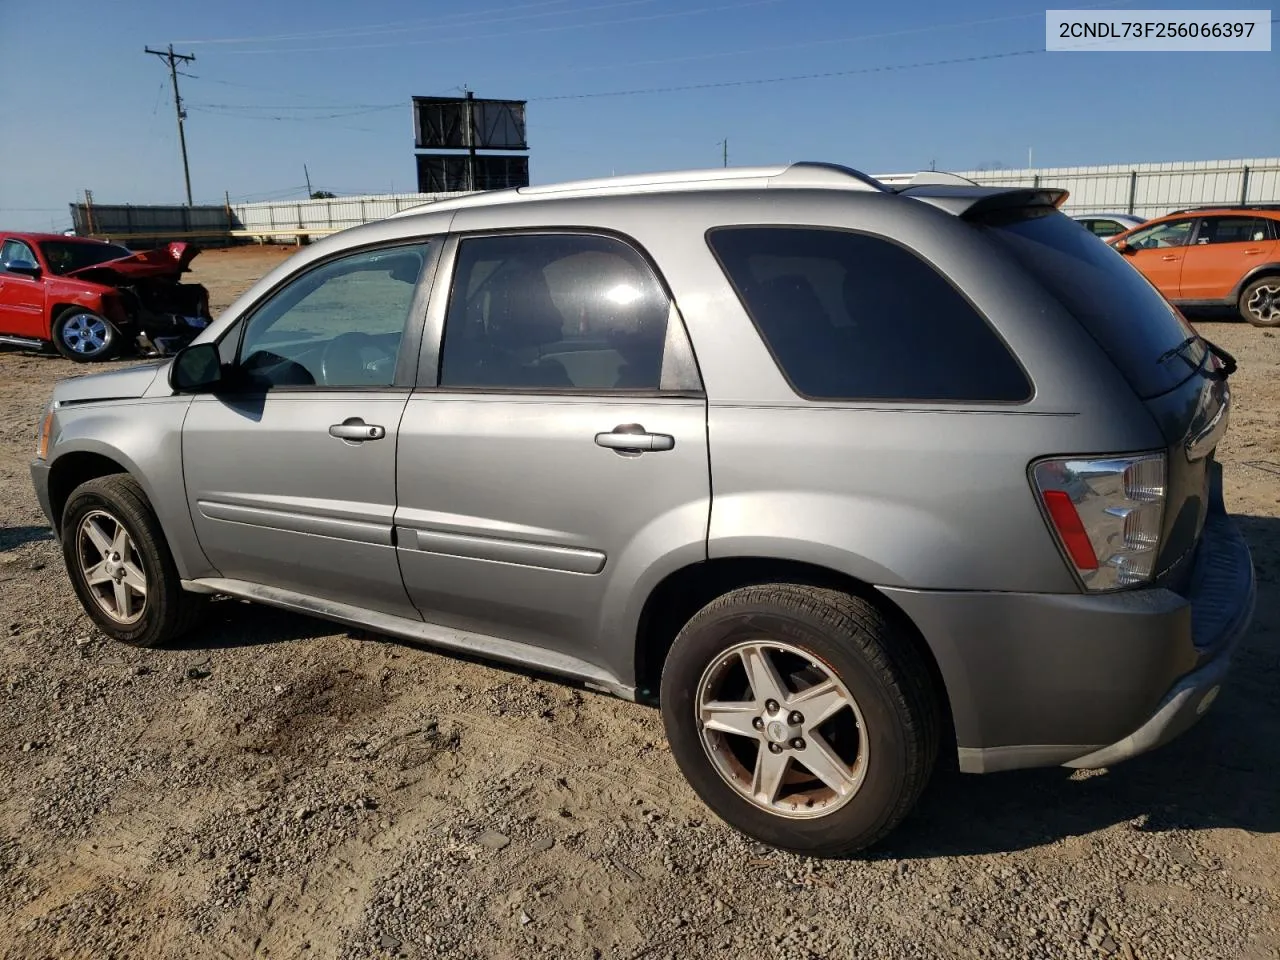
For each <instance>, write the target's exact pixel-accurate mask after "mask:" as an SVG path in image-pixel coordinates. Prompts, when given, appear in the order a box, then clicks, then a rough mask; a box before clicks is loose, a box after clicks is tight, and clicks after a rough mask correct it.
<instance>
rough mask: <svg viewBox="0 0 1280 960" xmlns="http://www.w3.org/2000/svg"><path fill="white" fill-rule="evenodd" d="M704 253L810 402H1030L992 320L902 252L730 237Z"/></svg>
mask: <svg viewBox="0 0 1280 960" xmlns="http://www.w3.org/2000/svg"><path fill="white" fill-rule="evenodd" d="M708 242H709V243H710V245H711V249H712V250H713V251H714V253H715V255H716V257H717V258H718V259H719V261H720V264H721V266H722V267H723V268H724V271H725V274H726V275H727V276H728V278H729V281H730V282H731V283H732V284H733V286H734V289H735V290H736V291H737V293H738V296H739V297H740V298H741V300H742V302H743V305H744V306H745V307H746V309H747V312H748V313H749V314H750V316H751V319H752V321H754V323H755V325H756V328H757V329H758V330H759V332H760V336H761V337H762V338H763V339H764V341H765V343H766V344H767V346H768V347H769V350H770V351H771V352H772V353H773V355H774V358H775V359H776V360H777V362H778V366H779V369H781V371H782V373H783V375H784V376H785V377H786V378H787V380H788V381H789V382H790V384H791V386H792V388H793V389H794V390H795V391H796V392H797V393H799V394H801V395H802V396H804V397H807V398H809V399H813V400H899V401H910V400H916V401H926V402H930V401H931V402H980V403H1014V402H1020V401H1023V400H1026V399H1028V398H1029V397H1030V396H1031V384H1030V382H1029V381H1028V380H1027V377H1026V375H1025V374H1024V373H1023V371H1022V368H1021V367H1020V366H1019V365H1018V362H1017V361H1016V360H1015V359H1014V357H1013V355H1012V354H1011V353H1010V352H1009V349H1008V348H1007V347H1006V346H1005V344H1004V342H1003V341H1002V340H1001V339H1000V338H999V337H998V336H997V335H996V333H995V331H994V330H992V328H991V327H990V326H989V325H988V324H987V322H986V320H984V319H983V318H982V317H981V316H980V315H979V314H978V313H977V311H976V310H975V309H974V308H973V306H972V305H971V304H970V303H969V302H968V301H967V300H966V299H965V298H964V297H963V296H961V295H960V293H959V291H957V290H956V289H955V288H954V287H953V286H952V285H951V284H950V283H949V282H948V281H947V280H946V278H944V277H943V276H942V275H941V274H939V273H938V271H937V270H935V269H934V268H933V267H932V266H930V265H929V264H927V263H925V262H924V261H923V260H921V259H920V258H919V257H918V256H916V255H915V254H914V253H912V252H910V251H909V250H906V249H904V248H903V247H901V246H899V245H898V244H896V243H893V242H891V241H889V240H886V239H884V238H883V237H875V236H869V235H867V234H861V233H852V232H849V231H844V230H832V229H823V228H819V227H725V228H721V229H717V230H714V231H712V232H711V234H710V235H709V237H708Z"/></svg>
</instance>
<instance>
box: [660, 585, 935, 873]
mask: <svg viewBox="0 0 1280 960" xmlns="http://www.w3.org/2000/svg"><path fill="white" fill-rule="evenodd" d="M661 701H662V716H663V722H664V724H665V726H666V730H667V739H668V740H669V742H670V744H671V749H672V752H673V753H674V755H675V759H676V763H677V764H678V765H679V767H680V769H681V771H682V772H683V773H684V775H685V777H686V778H687V779H688V780H689V783H690V784H691V785H692V787H693V788H694V790H695V791H696V792H697V793H698V795H699V796H700V797H701V798H702V799H703V801H704V802H705V803H706V804H707V805H708V806H709V807H711V809H712V810H714V811H715V812H716V813H717V814H718V815H719V816H720V817H721V818H722V819H723V820H725V821H726V822H727V823H728V824H729V825H730V826H733V827H735V828H737V829H738V830H740V831H741V832H743V833H745V834H747V835H748V836H751V837H753V838H755V839H757V840H760V841H762V842H764V843H766V844H769V845H770V846H774V847H779V848H782V849H785V850H791V851H794V852H796V853H802V854H808V855H814V856H824V857H839V856H848V855H850V854H853V853H856V852H857V851H859V850H862V849H864V848H866V847H868V846H871V845H872V844H874V843H876V842H877V841H878V840H880V839H882V838H883V837H884V836H885V835H887V834H888V833H889V832H890V831H892V830H893V828H894V827H895V826H897V824H898V823H899V822H900V821H901V820H902V818H903V817H905V816H906V815H907V813H908V811H910V809H911V808H912V806H914V804H915V802H916V800H917V799H918V798H919V796H920V793H921V791H922V790H923V789H924V786H925V784H926V783H927V781H928V778H929V775H930V773H931V772H932V769H933V765H934V761H935V758H936V756H937V752H938V737H939V727H940V717H939V709H938V700H937V696H936V693H935V691H934V690H933V682H932V678H931V675H930V673H929V671H928V669H927V667H926V666H925V664H924V662H923V661H922V660H921V658H920V655H919V654H918V653H917V651H916V650H915V647H914V646H913V645H912V641H911V638H909V637H905V636H901V635H899V634H898V632H897V631H896V630H895V629H894V628H893V626H892V625H891V624H890V623H889V621H888V620H887V619H886V618H885V617H884V616H883V615H882V614H881V613H880V611H879V610H877V609H876V608H875V607H874V606H872V605H871V604H869V603H867V602H865V601H863V600H861V599H859V598H857V597H853V596H851V595H849V594H846V593H842V592H840V591H837V590H828V589H822V588H816V587H807V586H799V585H793V584H770V585H763V586H752V587H744V588H741V589H738V590H734V591H732V592H730V593H727V594H725V595H724V596H722V597H720V598H718V599H716V600H714V601H712V602H711V603H710V604H708V605H707V606H706V607H704V608H703V609H702V610H701V611H700V612H699V613H698V614H697V615H695V616H694V617H693V619H692V620H690V621H689V623H688V624H687V625H686V626H685V627H684V629H683V630H681V631H680V635H679V636H678V637H677V638H676V641H675V644H674V645H673V646H672V648H671V653H670V655H669V656H668V658H667V662H666V665H665V666H664V668H663V674H662V691H661Z"/></svg>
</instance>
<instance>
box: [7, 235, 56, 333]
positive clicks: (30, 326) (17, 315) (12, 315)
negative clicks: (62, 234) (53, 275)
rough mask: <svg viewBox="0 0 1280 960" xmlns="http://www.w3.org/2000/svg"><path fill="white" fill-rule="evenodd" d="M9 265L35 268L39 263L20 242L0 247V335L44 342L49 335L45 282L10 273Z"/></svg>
mask: <svg viewBox="0 0 1280 960" xmlns="http://www.w3.org/2000/svg"><path fill="white" fill-rule="evenodd" d="M11 261H19V262H26V263H33V264H36V265H37V266H38V265H39V262H40V261H38V260H37V259H36V255H35V251H33V250H32V249H31V247H30V246H29V245H28V244H26V243H24V242H23V241H21V240H6V241H5V242H4V243H3V244H0V333H8V334H12V335H13V336H15V337H31V338H32V339H44V338H45V337H47V336H48V335H49V331H48V330H47V329H46V328H45V325H44V278H43V277H42V276H39V277H32V276H30V275H28V274H25V273H10V272H9V271H8V270H6V269H4V265H5V264H6V263H9V262H11Z"/></svg>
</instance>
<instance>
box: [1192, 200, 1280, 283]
mask: <svg viewBox="0 0 1280 960" xmlns="http://www.w3.org/2000/svg"><path fill="white" fill-rule="evenodd" d="M1274 225H1275V221H1273V220H1268V219H1266V218H1264V217H1249V216H1239V215H1237V216H1225V217H1204V218H1203V219H1201V221H1200V227H1199V229H1197V230H1196V236H1195V239H1194V240H1193V241H1192V243H1191V245H1190V246H1189V247H1187V253H1186V257H1185V259H1184V260H1183V264H1182V299H1184V300H1223V299H1225V298H1227V297H1229V296H1231V292H1232V291H1233V290H1234V289H1235V287H1236V284H1238V283H1239V282H1240V278H1241V277H1243V276H1245V275H1247V274H1248V273H1249V271H1250V270H1252V269H1253V268H1254V267H1256V266H1258V265H1259V264H1263V263H1267V262H1268V261H1271V260H1274V259H1275V251H1276V247H1277V246H1278V245H1280V244H1277V242H1276V239H1275V236H1274V234H1273V233H1272V232H1271V228H1272V227H1273V226H1274Z"/></svg>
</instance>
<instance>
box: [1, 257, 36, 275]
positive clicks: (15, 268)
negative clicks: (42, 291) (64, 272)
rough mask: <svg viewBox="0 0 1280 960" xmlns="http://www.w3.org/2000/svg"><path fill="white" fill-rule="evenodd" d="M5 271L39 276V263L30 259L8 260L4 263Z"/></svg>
mask: <svg viewBox="0 0 1280 960" xmlns="http://www.w3.org/2000/svg"><path fill="white" fill-rule="evenodd" d="M4 269H5V272H7V273H21V274H23V275H25V276H28V277H38V276H40V266H39V264H36V263H32V262H31V261H30V260H8V261H6V262H5V265H4Z"/></svg>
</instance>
